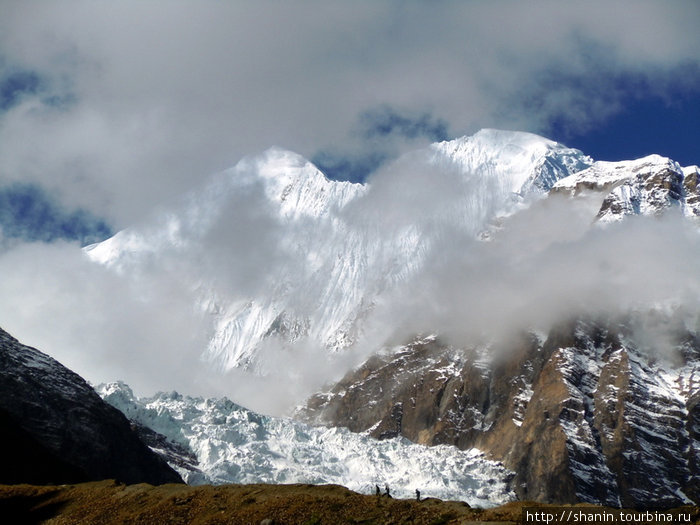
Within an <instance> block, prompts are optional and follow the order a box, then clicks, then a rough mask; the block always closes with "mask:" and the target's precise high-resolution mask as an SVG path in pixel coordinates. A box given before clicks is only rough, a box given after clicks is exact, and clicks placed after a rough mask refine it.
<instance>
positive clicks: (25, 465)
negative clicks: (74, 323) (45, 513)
mask: <svg viewBox="0 0 700 525" xmlns="http://www.w3.org/2000/svg"><path fill="white" fill-rule="evenodd" d="M0 425H1V428H2V432H0V436H1V438H0V439H1V443H2V450H3V451H4V453H5V454H6V456H7V458H8V459H6V460H4V461H3V468H2V469H0V478H1V479H0V482H2V483H5V484H12V483H35V484H46V483H49V484H53V483H56V484H58V483H75V482H79V481H91V480H101V479H108V478H111V479H116V480H118V481H120V482H124V483H142V482H145V483H151V484H162V483H182V479H181V478H180V476H179V475H178V474H177V473H176V472H175V471H174V470H172V469H171V468H170V467H169V466H168V465H167V463H165V461H163V460H162V459H161V458H159V457H158V456H157V455H156V454H155V453H153V452H152V451H151V450H150V449H149V448H148V447H147V446H146V445H145V444H144V443H142V442H141V441H140V440H139V438H138V437H137V435H136V433H135V432H134V431H133V430H132V428H131V426H130V424H129V421H128V420H127V419H126V417H124V415H123V414H122V413H121V412H119V411H118V410H116V409H115V408H113V407H112V406H110V405H108V404H107V403H105V402H104V401H102V399H100V397H99V396H98V395H97V394H96V393H95V391H94V390H93V389H92V388H91V387H90V385H88V383H87V382H86V381H85V380H84V379H82V378H81V377H80V376H79V375H77V374H75V373H74V372H71V371H70V370H68V369H67V368H66V367H64V366H63V365H61V364H60V363H58V362H57V361H55V360H54V359H51V358H50V357H48V356H47V355H45V354H43V353H41V352H39V351H38V350H36V349H34V348H31V347H28V346H25V345H22V344H21V343H19V342H18V341H17V340H16V339H15V338H13V337H11V336H10V335H9V334H8V333H7V332H5V331H3V330H0Z"/></svg>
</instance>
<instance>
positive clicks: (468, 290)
mask: <svg viewBox="0 0 700 525" xmlns="http://www.w3.org/2000/svg"><path fill="white" fill-rule="evenodd" d="M231 181H235V184H234V183H231ZM602 200H603V195H602V194H598V193H590V194H588V195H579V196H577V197H575V198H574V197H569V196H564V195H560V194H553V195H551V196H549V197H546V198H536V199H533V200H531V201H525V202H520V201H514V200H513V197H512V196H511V195H510V194H509V193H508V192H507V191H506V190H504V188H503V187H501V185H500V184H499V182H498V178H497V177H488V176H485V175H484V174H483V173H463V172H460V171H459V170H457V169H456V168H455V167H454V166H452V165H450V164H448V163H435V162H434V158H433V157H432V156H431V155H430V154H429V153H428V152H427V151H426V150H423V151H420V152H416V153H413V154H410V155H407V156H404V157H402V158H401V159H399V160H398V161H396V162H393V163H391V164H389V165H387V166H386V167H384V168H382V169H380V170H378V171H377V172H376V173H375V175H374V176H373V177H372V178H371V179H370V180H369V181H368V183H367V186H366V187H365V189H364V191H362V192H360V193H358V194H357V196H356V197H355V198H354V199H353V200H351V201H350V202H349V204H347V205H346V206H345V207H343V208H340V209H333V210H331V211H330V215H329V216H326V217H323V218H321V219H320V220H318V221H314V220H312V219H311V218H302V219H299V220H298V221H297V222H293V221H292V222H290V221H285V220H284V219H283V217H282V216H280V213H279V210H278V208H276V205H275V203H274V201H272V200H270V198H269V197H268V196H267V194H266V191H265V187H264V186H263V185H262V182H261V179H260V178H258V177H256V176H255V162H253V161H251V160H244V161H243V162H241V163H240V164H239V166H238V167H237V168H236V169H234V170H229V171H227V172H224V173H222V174H219V175H216V176H214V177H213V178H211V180H210V181H209V182H208V183H207V184H206V185H205V186H204V188H203V190H201V191H200V192H195V193H191V194H189V195H188V196H186V197H185V198H183V199H181V202H182V203H183V204H182V206H184V208H177V207H176V208H173V209H171V210H161V211H160V212H158V213H156V214H155V215H154V216H153V217H152V218H151V219H150V220H149V221H146V222H144V223H143V225H141V226H140V227H138V228H135V229H131V230H126V231H125V232H122V233H120V234H119V235H120V236H126V237H127V238H132V239H136V240H138V239H139V237H138V236H136V237H129V236H130V235H137V234H138V235H146V237H144V239H147V241H146V243H145V244H144V241H139V242H141V244H138V243H137V244H138V248H136V251H135V252H127V253H125V254H124V256H123V257H122V258H120V259H118V260H117V263H116V264H115V265H111V266H110V265H108V266H104V265H101V264H98V263H96V262H94V261H91V260H89V258H88V257H87V256H86V253H85V252H84V251H83V250H81V249H80V247H79V246H78V245H77V244H71V243H62V242H54V243H25V244H14V245H12V247H11V248H9V249H7V251H5V252H4V253H2V254H1V255H0V274H1V275H2V276H3V278H2V279H1V280H0V296H1V297H3V301H0V319H2V327H3V328H4V329H6V330H8V331H9V332H10V333H11V334H12V335H14V336H15V337H18V338H19V339H20V340H21V341H22V342H24V343H25V344H29V345H32V346H36V347H38V348H39V349H41V350H42V351H45V352H47V353H48V354H49V355H51V356H52V357H54V358H56V359H58V360H59V361H61V362H62V363H63V364H65V365H66V366H68V367H69V368H71V369H73V370H75V371H76V372H78V373H80V374H81V375H83V376H84V377H86V378H87V379H89V380H90V381H92V382H93V383H98V382H105V381H114V380H118V379H121V380H125V381H126V382H127V383H129V384H130V385H131V386H132V387H133V388H134V389H135V391H136V392H137V393H138V394H141V395H148V394H152V393H154V392H155V391H157V390H166V391H169V390H173V389H174V390H179V391H182V392H185V393H188V394H193V395H217V396H221V395H226V396H229V397H230V398H231V399H233V400H234V401H236V402H238V403H240V404H242V405H244V406H247V407H249V408H252V409H255V410H258V411H261V412H265V413H272V414H282V413H286V412H288V411H289V410H290V409H292V408H293V407H294V406H295V405H297V404H299V403H301V402H302V401H303V400H304V399H305V398H306V397H308V396H309V395H311V394H313V393H314V392H316V391H318V390H319V389H321V388H322V387H323V385H324V384H326V383H328V381H333V380H337V379H339V378H340V377H342V375H343V374H344V373H345V372H347V371H348V370H349V369H350V368H351V367H352V366H356V365H357V364H359V363H360V362H361V361H362V360H363V359H365V358H367V357H368V356H369V355H371V354H372V353H374V352H376V351H379V350H380V349H381V348H382V347H383V346H385V345H388V344H389V345H391V344H401V343H406V342H408V341H410V339H411V337H413V336H414V335H416V334H428V333H430V334H437V335H439V336H440V337H441V338H442V339H444V340H445V341H447V342H448V343H450V344H452V345H454V346H455V347H457V348H459V347H465V346H469V345H473V344H482V343H492V342H494V341H503V340H507V339H508V338H509V337H511V336H512V335H514V334H516V333H518V332H519V331H522V330H538V331H541V332H545V333H546V332H547V331H548V330H549V328H551V327H552V326H553V325H555V324H556V323H559V322H562V321H567V320H569V319H572V318H575V317H577V316H587V315H593V316H598V317H600V316H603V317H606V316H608V317H611V318H612V317H615V316H620V315H625V314H627V313H629V312H630V311H634V310H636V309H641V310H644V309H649V308H667V307H669V306H671V307H673V306H676V305H683V307H684V312H685V315H686V316H687V319H689V322H690V323H691V324H692V323H697V320H698V315H697V314H698V312H700V308H699V306H700V305H699V300H698V298H699V297H700V276H698V275H697V271H696V268H697V264H696V261H697V260H698V257H700V235H699V233H698V229H697V225H696V224H695V223H693V222H691V221H688V220H687V219H684V218H683V217H681V216H680V214H679V213H674V211H675V210H673V209H671V210H669V211H668V212H667V213H666V214H665V215H664V216H663V217H661V218H650V217H628V218H626V219H625V220H624V221H621V222H619V223H615V224H600V223H597V222H596V220H595V217H596V214H597V211H598V209H599V207H600V205H601V202H602ZM193 203H196V204H197V206H195V207H192V204H193ZM188 206H189V207H188ZM182 210H189V211H187V212H186V213H185V212H183V211H182ZM197 210H199V211H197ZM149 232H150V233H149ZM485 232H487V235H486V237H487V238H488V240H483V239H484V233H485ZM334 236H335V237H334ZM334 239H335V240H334ZM353 239H354V240H359V241H360V243H359V244H357V243H356V242H355V241H353ZM133 242H136V241H133ZM299 242H300V243H301V244H300V245H299V246H296V243H299ZM329 243H330V244H333V246H331V249H330V250H331V251H327V252H324V251H323V250H322V247H323V246H325V245H326V244H329ZM358 246H359V248H358ZM357 249H360V250H361V251H360V252H355V251H352V250H357ZM139 250H140V251H139ZM346 250H350V251H346ZM363 250H369V251H363ZM312 252H313V253H317V254H326V255H323V256H324V257H328V260H320V261H319V260H316V259H314V257H311V258H309V255H310V254H311V253H312ZM362 254H365V255H362ZM137 255H138V256H137ZM319 256H320V255H319ZM358 256H362V257H364V259H362V260H364V261H365V262H364V263H363V264H365V265H367V268H366V274H363V275H365V277H362V275H361V276H360V278H359V279H360V280H359V281H357V282H356V283H357V284H359V285H360V286H366V287H368V288H366V290H365V291H366V292H367V291H368V293H370V294H371V295H370V296H368V297H366V298H361V300H363V301H368V300H371V301H372V306H371V308H370V309H368V310H366V311H365V312H364V314H363V315H364V316H365V318H364V319H363V320H362V323H361V325H359V328H360V331H359V332H358V334H357V340H356V342H355V344H354V345H352V346H351V347H349V348H348V349H346V350H343V351H340V352H335V353H334V352H329V350H328V349H327V348H326V347H325V345H324V343H323V341H322V340H320V339H319V337H320V335H319V334H322V333H323V328H324V327H314V326H313V322H314V321H313V319H317V317H314V316H315V315H317V314H316V311H317V309H318V308H320V307H322V306H323V304H325V303H321V301H323V300H328V299H327V298H326V299H323V298H324V297H326V295H324V294H325V293H326V290H327V289H328V286H332V283H329V282H326V281H324V280H323V279H326V277H323V276H324V275H328V276H331V275H343V273H340V274H337V273H324V272H326V270H323V268H326V269H328V268H332V267H333V264H334V261H336V260H337V261H342V259H343V258H344V257H346V258H353V257H358ZM329 265H330V266H329ZM341 268H342V267H341ZM328 271H330V270H328ZM319 272H320V273H319ZM352 282H355V281H352ZM340 290H347V293H353V294H354V293H356V292H355V291H354V290H353V289H352V288H347V287H342V286H341V288H340ZM343 293H345V292H343ZM276 294H282V295H279V297H282V298H283V299H282V300H283V303H282V304H283V305H284V311H285V314H286V315H287V316H288V318H289V319H292V320H294V319H306V318H308V319H311V323H312V325H311V330H310V331H309V332H308V333H306V334H305V335H304V334H302V335H301V336H300V337H298V338H297V339H295V340H294V341H289V340H285V338H284V337H283V336H282V335H271V336H270V337H266V338H265V339H264V340H263V342H262V343H261V344H260V346H259V347H258V348H257V350H256V354H255V359H254V361H251V362H250V363H249V364H250V367H248V368H234V369H232V370H231V369H229V368H228V367H227V366H226V362H227V359H228V358H229V357H230V356H229V357H227V356H221V355H219V356H217V355H211V354H210V353H208V351H207V348H208V347H209V344H210V340H211V338H212V337H213V336H214V325H213V324H212V321H213V319H215V318H216V316H217V315H218V313H217V312H219V310H220V309H221V308H224V309H226V308H233V309H235V308H239V307H240V305H244V304H246V302H250V301H253V302H256V303H258V304H266V301H269V300H275V296H276ZM206 297H209V298H210V299H207V300H213V301H218V304H219V306H216V308H215V309H214V310H211V308H210V307H211V305H206V304H202V300H203V298H206ZM332 297H336V296H332ZM326 306H327V305H326ZM323 307H325V306H323ZM212 315H214V317H212ZM638 328H640V329H636V332H635V333H637V334H638V336H639V340H640V344H641V345H642V346H645V347H648V349H649V351H650V352H652V353H653V352H655V351H661V350H662V347H663V346H664V345H663V344H662V341H663V340H665V339H664V338H665V337H666V336H665V335H664V330H665V328H664V327H661V328H662V329H660V330H651V329H647V331H646V332H644V331H643V330H641V328H643V327H638ZM695 328H696V327H694V326H693V329H695ZM654 338H656V339H654ZM666 339H667V338H666Z"/></svg>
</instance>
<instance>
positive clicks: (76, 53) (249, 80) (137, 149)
mask: <svg viewBox="0 0 700 525" xmlns="http://www.w3.org/2000/svg"><path fill="white" fill-rule="evenodd" d="M697 15H698V7H697V6H696V5H695V4H694V3H690V2H689V3H678V4H676V5H675V6H674V8H673V9H669V8H668V6H666V5H663V4H660V3H658V2H627V1H621V2H586V3H585V4H571V3H566V4H562V3H561V2H551V1H541V2H528V3H522V2H469V3H462V2H459V3H458V2H440V3H430V4H417V3H414V4H403V3H389V2H388V3H382V4H374V3H362V4H357V3H347V2H342V3H341V2H304V3H295V4H285V3H278V2H276V3H272V2H269V3H268V2H259V3H255V4H249V3H234V2H232V3H219V2H203V3H197V4H193V3H189V2H176V3H172V2H169V3H162V2H148V3H144V2H119V3H110V4H104V3H99V2H68V3H66V2H62V3H46V2H22V3H6V4H5V5H4V6H3V17H2V20H1V21H0V29H1V31H0V35H1V36H0V49H2V55H3V58H4V59H5V61H7V62H8V63H13V64H19V65H21V66H22V67H25V68H27V69H30V70H36V71H38V72H39V73H40V74H42V75H45V76H47V77H48V78H49V79H50V84H51V86H52V89H55V90H57V91H59V92H65V91H71V92H72V93H74V94H75V95H76V97H77V99H76V100H77V101H76V103H75V104H74V105H72V106H68V107H65V108H63V109H61V110H56V109H55V108H53V109H46V108H41V107H37V106H36V104H31V103H27V104H25V105H22V106H19V107H16V108H14V109H12V110H11V111H10V112H9V113H8V114H6V115H3V116H2V117H1V120H0V159H2V165H3V172H2V173H1V174H0V177H1V178H2V180H7V179H12V178H24V179H32V180H39V181H41V182H42V183H44V184H45V185H46V186H48V187H49V188H51V189H53V190H56V191H57V192H60V194H61V196H62V198H63V199H64V200H66V201H71V202H70V204H72V205H75V204H81V205H86V206H90V207H91V208H92V210H93V211H100V212H101V213H104V214H106V215H108V216H109V217H110V218H111V219H113V220H114V221H115V225H116V226H117V227H123V226H125V225H128V224H130V223H131V222H132V221H133V220H134V219H135V218H139V217H143V216H144V214H145V213H146V210H149V209H150V208H151V207H152V206H153V205H154V204H155V203H163V202H167V201H169V200H170V199H172V198H173V197H175V196H177V195H179V194H181V193H182V192H183V191H184V190H186V189H188V188H190V187H192V186H193V185H196V181H198V180H200V179H201V178H202V177H203V176H206V175H208V174H209V173H212V172H214V171H218V170H219V169H221V168H223V167H226V166H228V165H232V164H234V163H235V162H236V161H237V160H238V159H239V158H240V157H241V156H242V155H244V154H249V153H254V152H257V151H260V150H262V149H265V148H267V147H268V146H270V145H273V144H277V145H280V146H283V147H286V148H289V149H293V150H296V151H299V152H301V153H303V154H306V155H311V154H313V153H314V152H315V151H317V150H319V149H320V148H322V147H324V146H327V145H333V144H338V143H341V142H343V141H345V140H348V137H347V134H348V132H349V130H351V129H352V127H353V125H354V124H355V122H356V119H357V117H358V115H359V114H361V113H362V112H364V111H366V110H368V109H371V108H374V107H377V106H378V105H381V104H389V105H392V106H395V107H398V108H408V109H410V110H412V111H415V112H418V113H422V112H425V111H428V112H432V113H433V114H434V115H435V117H436V118H442V119H445V120H446V121H447V122H448V123H449V125H450V129H451V130H452V131H453V132H456V133H461V132H467V131H469V132H471V131H474V130H475V129H476V128H479V127H485V126H489V127H506V128H514V129H529V130H532V131H543V130H544V131H546V130H547V127H548V125H549V123H550V121H551V119H552V118H555V117H556V118H559V119H560V120H562V119H563V120H564V121H566V122H567V123H568V124H569V125H571V126H577V125H584V124H589V123H591V122H595V121H596V120H597V119H599V118H606V117H607V116H608V115H609V114H610V113H611V112H614V111H616V110H617V109H618V108H619V107H620V105H621V104H622V103H623V102H624V98H625V96H627V95H628V93H624V92H623V93H618V92H616V90H615V89H614V82H613V80H614V78H615V77H616V76H618V75H620V76H624V75H628V74H635V75H641V77H643V78H644V79H646V81H647V82H648V83H649V84H650V85H651V86H652V87H654V86H656V87H658V89H660V90H663V89H664V86H667V85H668V84H669V81H670V80H672V79H669V78H668V75H670V74H672V73H674V72H676V74H677V71H678V70H677V69H676V68H678V67H679V66H681V65H683V64H689V63H691V64H697V52H696V50H697V49H698V48H700V36H698V33H697V31H696V27H695V24H696V22H697V20H698V16H697ZM552 75H553V76H552ZM559 75H560V76H561V78H567V79H569V80H570V81H568V82H566V83H563V84H561V85H559V84H557V83H556V82H557V79H558V78H559ZM548 77H551V78H552V79H553V82H554V85H553V84H552V81H548V82H545V81H544V80H546V79H547V78H548ZM533 100H537V101H538V102H537V105H536V106H532V105H531V102H532V101H533Z"/></svg>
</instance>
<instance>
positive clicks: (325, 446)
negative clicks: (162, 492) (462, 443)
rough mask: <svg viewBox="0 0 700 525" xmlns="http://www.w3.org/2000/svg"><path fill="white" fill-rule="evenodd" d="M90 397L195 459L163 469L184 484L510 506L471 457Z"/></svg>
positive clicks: (128, 399)
mask: <svg viewBox="0 0 700 525" xmlns="http://www.w3.org/2000/svg"><path fill="white" fill-rule="evenodd" d="M96 390H97V392H98V393H99V394H100V396H101V397H102V398H103V399H104V400H105V401H106V402H108V403H110V404H111V405H112V406H114V407H116V408H117V409H119V410H120V411H122V412H123V413H124V414H125V415H126V416H127V417H128V418H129V419H131V420H132V421H136V422H138V423H140V424H141V425H145V426H147V427H149V428H151V429H153V430H155V431H156V432H158V433H160V434H162V435H163V436H165V437H166V438H167V439H168V440H170V441H171V442H173V443H176V444H178V445H180V446H184V447H186V449H188V450H189V451H191V452H192V453H193V454H194V456H195V457H196V460H195V461H191V460H190V461H187V460H185V461H172V459H171V463H170V464H171V466H172V467H173V468H175V469H176V470H177V471H178V473H179V474H180V475H181V476H182V478H183V479H184V480H185V481H186V482H187V483H188V484H192V485H200V484H224V483H314V484H326V483H332V484H339V485H343V486H345V487H348V488H350V489H351V490H355V491H357V492H360V493H364V494H374V490H375V485H379V486H380V487H381V488H382V491H383V490H384V486H385V485H388V486H389V488H390V490H391V493H392V495H394V496H395V497H400V498H413V497H414V495H415V490H416V489H418V490H420V492H421V494H422V495H423V497H437V498H441V499H448V500H459V501H466V502H467V503H469V504H470V505H472V506H478V507H490V506H495V505H499V504H502V503H506V502H508V501H512V500H514V499H515V494H514V493H513V492H512V491H511V490H510V489H509V486H508V483H509V481H510V479H511V478H512V476H513V474H512V472H510V471H509V470H508V469H506V468H504V467H503V465H502V464H500V463H499V462H496V461H491V460H488V459H486V457H485V456H484V454H483V453H482V452H480V451H478V450H477V449H471V450H464V451H463V450H459V449H457V448H456V447H452V446H447V445H442V446H436V447H427V446H423V445H417V444H414V443H411V442H410V441H408V440H407V439H405V438H395V439H389V440H383V441H378V440H376V439H373V438H371V437H369V436H368V435H367V433H363V434H357V433H353V432H350V431H349V430H347V429H343V428H326V427H312V426H309V425H306V424H304V423H301V422H299V421H295V420H293V419H289V418H280V417H269V416H264V415H261V414H257V413H255V412H252V411H250V410H247V409H245V408H243V407H241V406H239V405H237V404H236V403H233V402H232V401H230V400H228V399H226V398H219V399H214V398H201V397H189V396H183V395H181V394H178V393H176V392H169V393H159V394H156V395H155V396H153V397H148V398H137V397H136V396H134V394H133V392H132V391H131V389H130V388H129V387H128V386H127V385H126V384H124V383H121V382H115V383H108V384H101V385H98V386H97V387H96ZM154 450H155V451H156V452H162V450H159V449H158V448H154ZM166 457H167V456H166Z"/></svg>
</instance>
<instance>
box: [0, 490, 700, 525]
mask: <svg viewBox="0 0 700 525" xmlns="http://www.w3.org/2000/svg"><path fill="white" fill-rule="evenodd" d="M523 505H527V504H526V503H523V502H513V503H509V504H507V505H504V506H501V507H497V508H494V509H487V510H480V509H472V508H470V507H469V506H468V505H467V504H466V503H462V502H455V501H441V500H437V499H425V500H423V501H421V502H417V501H410V500H398V499H390V498H386V497H377V496H367V495H362V494H358V493H356V492H352V491H350V490H348V489H346V488H344V487H340V486H337V485H320V486H319V485H224V486H200V487H190V486H187V485H175V484H172V485H161V486H157V487H154V486H152V485H147V484H139V485H122V484H119V483H115V482H114V481H101V482H93V483H82V484H77V485H62V486H33V485H4V486H0V515H2V516H3V517H4V519H7V518H10V517H11V516H12V517H13V518H11V521H8V522H7V523H26V524H39V523H45V524H56V525H58V524H78V523H79V524H134V525H136V524H142V525H151V524H152V525H161V524H178V523H182V524H188V525H189V524H192V525H198V524H235V525H239V524H240V525H244V524H252V525H258V524H260V523H267V524H269V523H272V524H275V525H283V524H289V525H304V524H305V525H321V524H329V525H335V524H360V523H364V524H413V525H421V524H430V525H440V524H442V525H447V524H467V523H484V522H500V523H518V522H519V520H520V515H521V508H522V507H523ZM697 511H698V509H697V508H695V509H694V514H695V518H694V523H695V524H698V523H700V518H699V517H697ZM265 520H271V521H265Z"/></svg>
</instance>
